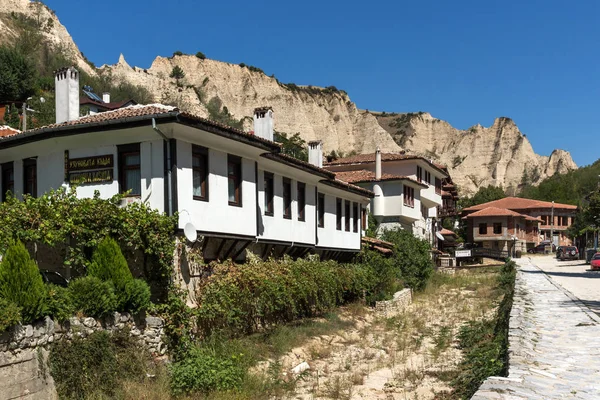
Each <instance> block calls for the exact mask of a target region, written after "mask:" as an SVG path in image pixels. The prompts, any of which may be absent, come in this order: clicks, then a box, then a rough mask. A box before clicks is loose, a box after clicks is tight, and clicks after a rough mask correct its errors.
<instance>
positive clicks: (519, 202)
mask: <svg viewBox="0 0 600 400" xmlns="http://www.w3.org/2000/svg"><path fill="white" fill-rule="evenodd" d="M488 207H497V208H508V209H510V210H525V209H532V208H551V207H552V202H549V201H541V200H531V199H523V198H520V197H505V198H503V199H500V200H494V201H490V202H487V203H483V204H478V205H476V206H472V207H468V208H465V209H464V210H463V211H477V210H482V209H484V208H488ZM554 208H564V209H568V210H576V209H577V206H574V205H571V204H561V203H555V204H554Z"/></svg>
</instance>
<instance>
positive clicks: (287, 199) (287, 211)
mask: <svg viewBox="0 0 600 400" xmlns="http://www.w3.org/2000/svg"><path fill="white" fill-rule="evenodd" d="M283 218H285V219H292V181H290V180H289V179H288V178H283Z"/></svg>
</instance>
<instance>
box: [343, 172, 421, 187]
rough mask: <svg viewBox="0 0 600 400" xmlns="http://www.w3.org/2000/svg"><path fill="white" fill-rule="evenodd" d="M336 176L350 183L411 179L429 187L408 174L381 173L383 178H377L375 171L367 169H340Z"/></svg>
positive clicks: (417, 183) (416, 183)
mask: <svg viewBox="0 0 600 400" xmlns="http://www.w3.org/2000/svg"><path fill="white" fill-rule="evenodd" d="M335 177H336V178H338V179H340V180H342V181H346V182H350V183H364V182H380V181H400V180H405V181H410V182H411V183H414V184H415V185H420V186H422V187H424V188H427V187H428V186H427V185H425V184H424V183H421V182H419V181H417V180H415V179H412V178H410V177H408V176H402V175H393V174H386V173H382V174H381V179H376V178H375V172H373V171H369V170H366V169H361V170H358V171H340V172H336V173H335Z"/></svg>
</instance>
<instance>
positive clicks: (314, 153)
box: [308, 140, 323, 168]
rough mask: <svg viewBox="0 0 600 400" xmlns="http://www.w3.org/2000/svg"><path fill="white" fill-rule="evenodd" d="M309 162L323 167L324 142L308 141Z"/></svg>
mask: <svg viewBox="0 0 600 400" xmlns="http://www.w3.org/2000/svg"><path fill="white" fill-rule="evenodd" d="M308 162H309V163H310V164H312V165H314V166H316V167H319V168H322V167H323V142H321V141H320V140H313V141H311V142H308Z"/></svg>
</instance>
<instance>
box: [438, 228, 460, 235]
mask: <svg viewBox="0 0 600 400" xmlns="http://www.w3.org/2000/svg"><path fill="white" fill-rule="evenodd" d="M440 233H441V234H442V235H446V236H458V235H457V234H456V233H454V232H453V231H451V230H450V229H446V228H442V230H441V231H440Z"/></svg>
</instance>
